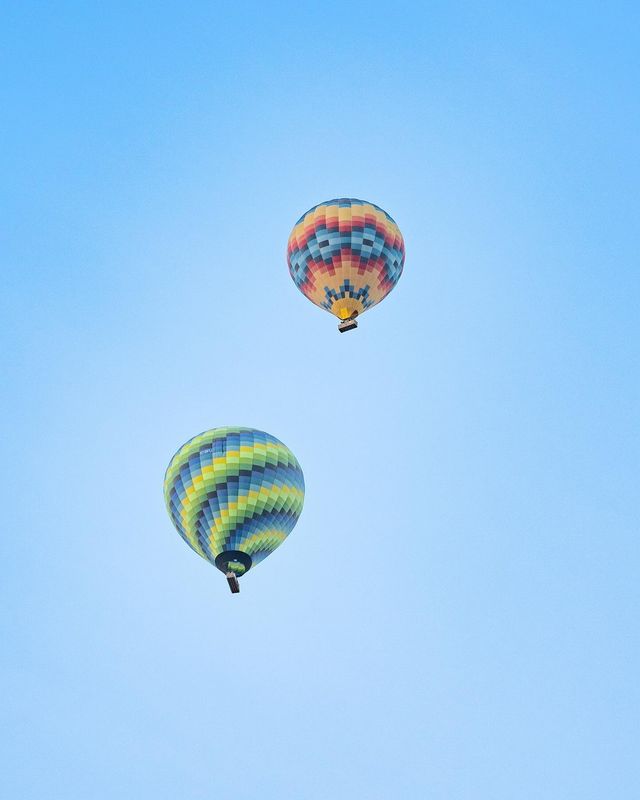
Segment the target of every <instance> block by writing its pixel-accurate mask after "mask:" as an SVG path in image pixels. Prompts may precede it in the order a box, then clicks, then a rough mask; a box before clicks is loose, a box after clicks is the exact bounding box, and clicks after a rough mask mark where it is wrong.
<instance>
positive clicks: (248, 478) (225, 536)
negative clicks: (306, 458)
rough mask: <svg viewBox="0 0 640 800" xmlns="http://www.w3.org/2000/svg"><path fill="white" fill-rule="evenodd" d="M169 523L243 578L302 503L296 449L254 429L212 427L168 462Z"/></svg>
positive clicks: (234, 578)
mask: <svg viewBox="0 0 640 800" xmlns="http://www.w3.org/2000/svg"><path fill="white" fill-rule="evenodd" d="M164 499H165V502H166V505H167V511H168V512H169V516H170V517H171V521H172V522H173V524H174V525H175V527H176V528H177V530H178V533H179V534H180V536H182V538H183V539H184V540H185V542H186V543H187V544H188V545H189V546H190V547H191V548H192V549H193V550H195V551H196V553H197V554H198V555H199V556H202V557H203V558H205V559H206V560H207V561H209V562H210V563H211V564H214V565H215V566H216V567H217V568H218V569H219V570H221V571H222V572H224V573H225V575H226V577H227V580H228V582H229V586H230V588H231V591H232V592H234V593H235V592H238V591H240V584H239V583H238V578H239V577H240V576H241V575H244V574H245V573H246V572H248V571H249V570H250V569H251V567H252V566H255V565H256V564H259V563H260V562H261V561H262V560H263V559H264V558H266V557H267V556H268V555H270V554H271V553H273V551H274V550H275V549H276V547H278V546H279V545H281V544H282V542H283V541H284V540H285V539H286V538H287V536H288V535H289V534H290V533H291V531H292V530H293V528H294V526H295V524H296V522H297V521H298V517H299V516H300V513H301V512H302V505H303V503H304V476H303V474H302V469H301V468H300V464H298V462H297V460H296V457H295V456H294V455H293V453H292V452H291V450H289V448H288V447H286V446H285V445H284V444H282V442H281V441H279V440H278V439H276V437H275V436H271V434H269V433H264V432H263V431H257V430H255V429H254V428H214V429H213V430H210V431H205V433H201V434H200V435H199V436H195V437H194V438H193V439H190V440H189V441H188V442H187V443H186V444H184V445H183V446H182V447H181V448H180V449H179V450H178V452H177V453H176V454H175V455H174V457H173V458H172V459H171V463H170V464H169V466H168V467H167V472H166V475H165V479H164Z"/></svg>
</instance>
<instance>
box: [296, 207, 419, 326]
mask: <svg viewBox="0 0 640 800" xmlns="http://www.w3.org/2000/svg"><path fill="white" fill-rule="evenodd" d="M287 262H288V264H289V272H290V273H291V277H292V278H293V280H294V282H295V284H296V286H297V287H298V289H300V291H301V292H302V293H303V294H304V295H306V296H307V297H308V298H309V300H311V302H312V303H315V304H316V305H317V306H320V308H324V309H325V310H326V311H329V312H330V313H331V314H334V315H335V316H336V317H338V319H339V320H340V323H339V325H338V330H340V331H347V330H351V329H352V328H355V327H357V322H356V317H357V316H358V315H360V314H362V313H363V312H364V311H366V310H367V309H368V308H371V307H372V306H374V305H376V303H379V302H380V301H381V300H383V299H384V298H385V297H386V296H387V295H388V294H389V292H390V291H391V290H392V289H393V287H394V286H395V285H396V283H397V282H398V280H399V278H400V275H401V274H402V270H403V267H404V240H403V238H402V234H401V233H400V229H399V228H398V226H397V225H396V223H395V222H394V220H393V219H392V218H391V217H390V216H389V215H388V214H387V212H386V211H383V210H382V209H381V208H379V207H378V206H376V205H374V204H373V203H367V202H365V201H364V200H354V199H348V198H341V199H338V200H328V201H327V202H326V203H320V204H319V205H317V206H314V207H313V208H312V209H310V210H309V211H307V213H306V214H303V215H302V216H301V217H300V219H299V220H298V221H297V222H296V224H295V226H294V228H293V231H292V232H291V235H290V236H289V243H288V246H287Z"/></svg>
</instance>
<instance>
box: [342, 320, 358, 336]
mask: <svg viewBox="0 0 640 800" xmlns="http://www.w3.org/2000/svg"><path fill="white" fill-rule="evenodd" d="M357 327H358V320H356V319H344V320H342V322H339V323H338V330H339V331H340V333H346V332H347V331H352V330H353V329H354V328H357Z"/></svg>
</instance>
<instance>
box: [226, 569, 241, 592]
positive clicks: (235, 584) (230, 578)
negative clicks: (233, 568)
mask: <svg viewBox="0 0 640 800" xmlns="http://www.w3.org/2000/svg"><path fill="white" fill-rule="evenodd" d="M227 583H228V584H229V588H230V589H231V594H238V592H239V591H240V581H239V580H238V576H237V575H236V574H235V573H233V572H227Z"/></svg>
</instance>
